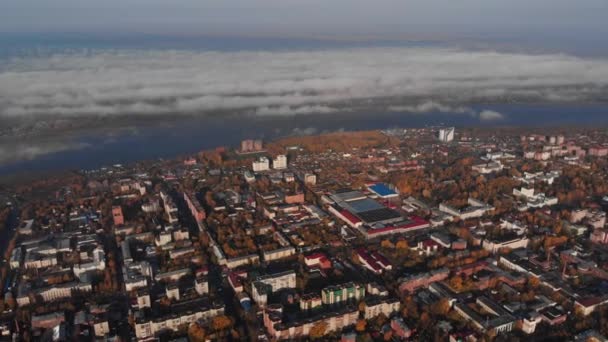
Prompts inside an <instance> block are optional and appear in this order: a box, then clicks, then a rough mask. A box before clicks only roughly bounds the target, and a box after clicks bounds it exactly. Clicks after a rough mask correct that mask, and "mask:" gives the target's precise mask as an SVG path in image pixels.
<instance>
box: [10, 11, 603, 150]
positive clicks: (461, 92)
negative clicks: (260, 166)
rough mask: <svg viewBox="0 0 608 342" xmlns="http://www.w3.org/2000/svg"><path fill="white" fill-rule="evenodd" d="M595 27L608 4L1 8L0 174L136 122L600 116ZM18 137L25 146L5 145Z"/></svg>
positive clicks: (599, 32) (599, 46) (599, 30)
mask: <svg viewBox="0 0 608 342" xmlns="http://www.w3.org/2000/svg"><path fill="white" fill-rule="evenodd" d="M607 14H608V0H0V162H2V161H3V160H4V161H6V160H15V159H35V158H38V157H40V156H42V155H47V154H52V153H56V152H57V151H64V150H71V149H87V148H88V147H87V146H86V144H82V143H80V142H77V143H76V144H74V143H72V142H68V141H66V139H67V138H66V137H65V136H64V135H66V134H68V133H69V134H84V133H83V132H85V131H86V130H88V129H93V128H95V129H97V128H103V127H98V126H100V125H102V126H103V125H109V126H111V128H114V127H115V125H114V124H111V122H110V121H112V122H120V120H124V119H125V118H132V117H136V118H137V120H141V122H148V121H152V119H154V118H163V117H165V118H166V117H170V118H178V119H179V118H184V117H186V116H192V115H198V116H200V117H201V118H202V119H203V120H204V119H206V118H207V117H208V116H211V115H213V116H214V117H218V115H235V114H236V115H244V116H246V117H251V116H255V117H256V118H260V117H262V118H263V119H266V118H274V117H278V116H287V117H294V116H300V117H301V116H305V115H306V114H317V115H324V114H329V115H335V114H346V115H351V114H352V115H356V114H360V113H372V112H374V111H380V112H382V111H384V112H387V113H406V114H408V115H433V114H434V113H445V114H457V115H461V116H466V117H468V118H472V119H474V120H476V121H478V122H484V123H496V124H500V123H501V122H509V121H508V120H509V116H508V113H501V112H499V111H495V110H492V108H489V107H486V104H489V103H493V104H512V103H545V104H546V103H549V104H552V105H554V104H556V103H557V104H558V105H561V104H583V103H598V102H606V101H608V44H606V37H608V20H606V17H607ZM277 38H281V39H277ZM294 38H301V39H294ZM302 38H303V39H302ZM167 41H169V42H171V44H167ZM473 108H475V109H473ZM219 117H221V116H219ZM107 119H109V121H108V120H107ZM98 120H100V121H98ZM58 132H59V133H58ZM15 137H19V138H20V139H15ZM24 137H28V139H29V138H32V139H33V140H32V143H34V142H35V143H37V145H31V144H30V145H27V144H21V145H19V144H18V145H15V144H14V143H13V145H10V144H7V143H6V142H7V141H24V140H27V139H24ZM34 140H35V141H34ZM28 141H29V140H28Z"/></svg>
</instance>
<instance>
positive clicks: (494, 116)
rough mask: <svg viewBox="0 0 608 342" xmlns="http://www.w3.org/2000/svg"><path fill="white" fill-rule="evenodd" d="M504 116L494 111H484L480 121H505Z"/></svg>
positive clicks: (480, 114)
mask: <svg viewBox="0 0 608 342" xmlns="http://www.w3.org/2000/svg"><path fill="white" fill-rule="evenodd" d="M504 118H505V117H504V115H502V113H499V112H497V111H493V110H483V111H481V113H479V120H481V121H497V120H502V119H504Z"/></svg>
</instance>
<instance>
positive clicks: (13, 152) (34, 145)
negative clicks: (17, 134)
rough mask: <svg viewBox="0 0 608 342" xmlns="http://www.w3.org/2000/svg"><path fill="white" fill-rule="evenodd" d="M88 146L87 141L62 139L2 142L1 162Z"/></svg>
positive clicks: (28, 158)
mask: <svg viewBox="0 0 608 342" xmlns="http://www.w3.org/2000/svg"><path fill="white" fill-rule="evenodd" d="M87 147H89V145H88V144H87V143H83V142H70V141H61V140H60V141H56V140H52V141H37V142H23V143H20V142H18V143H12V142H0V163H10V162H15V161H21V160H33V159H36V158H38V157H40V156H43V155H46V154H52V153H58V152H64V151H70V150H79V149H83V148H87Z"/></svg>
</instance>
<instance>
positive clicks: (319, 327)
mask: <svg viewBox="0 0 608 342" xmlns="http://www.w3.org/2000/svg"><path fill="white" fill-rule="evenodd" d="M327 327H328V324H327V323H326V322H324V321H320V322H318V323H316V324H315V325H313V326H312V328H310V332H309V336H310V338H312V339H319V338H322V337H323V336H324V335H325V332H326V331H327Z"/></svg>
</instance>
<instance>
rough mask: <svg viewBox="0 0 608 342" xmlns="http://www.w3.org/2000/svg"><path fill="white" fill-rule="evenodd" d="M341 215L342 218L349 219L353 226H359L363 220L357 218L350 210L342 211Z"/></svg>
mask: <svg viewBox="0 0 608 342" xmlns="http://www.w3.org/2000/svg"><path fill="white" fill-rule="evenodd" d="M340 214H341V215H342V216H344V218H345V219H347V220H348V221H350V223H352V224H357V223H359V222H361V219H359V218H358V217H357V216H355V215H353V213H351V212H350V211H348V210H342V211H340Z"/></svg>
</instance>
